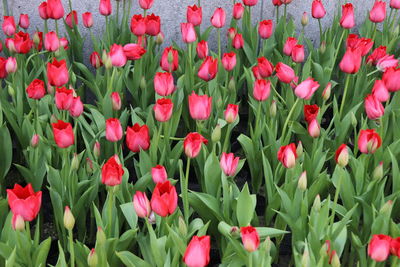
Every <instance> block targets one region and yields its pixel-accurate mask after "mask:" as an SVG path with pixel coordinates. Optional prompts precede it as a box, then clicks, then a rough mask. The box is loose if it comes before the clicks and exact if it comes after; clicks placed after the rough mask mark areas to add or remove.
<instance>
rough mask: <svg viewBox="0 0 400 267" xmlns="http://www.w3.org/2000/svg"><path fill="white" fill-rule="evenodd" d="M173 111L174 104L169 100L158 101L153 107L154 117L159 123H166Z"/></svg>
mask: <svg viewBox="0 0 400 267" xmlns="http://www.w3.org/2000/svg"><path fill="white" fill-rule="evenodd" d="M173 109H174V103H172V101H171V99H169V98H161V99H158V100H157V102H156V104H155V105H154V107H153V110H154V116H155V118H156V120H157V121H159V122H166V121H169V119H170V118H171V116H172V111H173Z"/></svg>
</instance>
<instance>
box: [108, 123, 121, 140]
mask: <svg viewBox="0 0 400 267" xmlns="http://www.w3.org/2000/svg"><path fill="white" fill-rule="evenodd" d="M122 134H123V133H122V126H121V122H120V121H119V119H116V118H110V119H107V120H106V139H107V140H108V141H110V142H118V141H119V140H121V138H122Z"/></svg>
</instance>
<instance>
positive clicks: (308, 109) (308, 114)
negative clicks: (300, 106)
mask: <svg viewBox="0 0 400 267" xmlns="http://www.w3.org/2000/svg"><path fill="white" fill-rule="evenodd" d="M318 112H319V107H318V106H317V105H315V104H314V105H304V119H305V120H306V122H307V123H310V122H311V121H312V120H315V119H316V118H317V117H318Z"/></svg>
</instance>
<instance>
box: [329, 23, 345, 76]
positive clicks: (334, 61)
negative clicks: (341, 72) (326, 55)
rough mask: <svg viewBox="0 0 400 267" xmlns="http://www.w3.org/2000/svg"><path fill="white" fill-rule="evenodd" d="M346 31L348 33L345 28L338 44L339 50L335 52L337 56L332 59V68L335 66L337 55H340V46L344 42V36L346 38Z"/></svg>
mask: <svg viewBox="0 0 400 267" xmlns="http://www.w3.org/2000/svg"><path fill="white" fill-rule="evenodd" d="M345 33H346V29H344V30H343V32H342V35H341V36H340V39H339V43H338V45H337V50H336V53H335V57H334V58H333V61H332V65H333V66H332V69H333V67H334V66H335V63H336V59H337V57H338V55H339V51H340V46H341V45H342V42H343V38H344V35H345Z"/></svg>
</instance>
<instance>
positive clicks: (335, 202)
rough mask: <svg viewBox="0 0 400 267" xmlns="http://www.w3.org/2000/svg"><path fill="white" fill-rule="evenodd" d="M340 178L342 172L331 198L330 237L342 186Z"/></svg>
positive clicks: (341, 177)
mask: <svg viewBox="0 0 400 267" xmlns="http://www.w3.org/2000/svg"><path fill="white" fill-rule="evenodd" d="M342 180H343V174H342V173H340V174H339V181H338V186H337V187H336V190H335V197H334V199H333V206H332V214H331V223H330V230H329V238H332V233H333V223H334V222H335V214H336V205H337V202H338V199H339V193H340V188H341V186H342Z"/></svg>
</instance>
